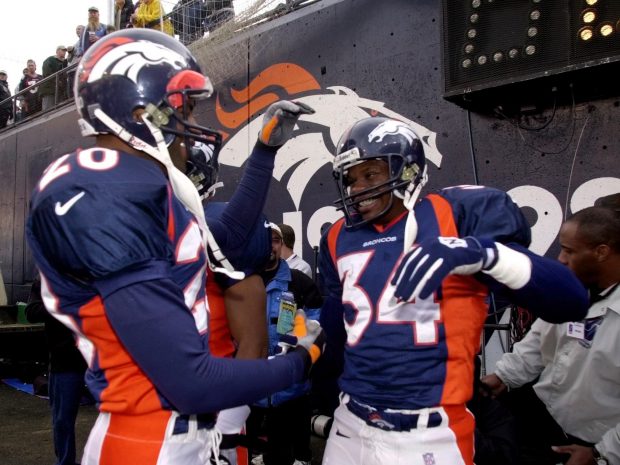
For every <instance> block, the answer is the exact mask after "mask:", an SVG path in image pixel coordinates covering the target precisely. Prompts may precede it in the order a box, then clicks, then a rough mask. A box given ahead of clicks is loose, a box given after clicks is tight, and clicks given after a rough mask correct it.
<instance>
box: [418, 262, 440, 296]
mask: <svg viewBox="0 0 620 465" xmlns="http://www.w3.org/2000/svg"><path fill="white" fill-rule="evenodd" d="M443 262H444V260H443V258H439V259H437V260H435V262H434V263H432V264H431V266H430V267H429V268H428V269H427V270H426V273H424V275H423V276H422V278H421V279H420V282H419V284H418V285H417V286H416V288H415V290H414V291H413V295H412V296H413V298H414V299H417V298H418V297H420V299H426V298H427V297H428V296H429V295H431V294H432V293H433V291H435V289H434V286H433V288H431V287H428V284H429V281H430V280H431V279H433V278H436V277H435V273H437V274H441V272H438V270H439V268H441V266H442V265H443ZM442 278H443V277H442ZM441 281H442V280H441V279H440V280H439V283H440V284H441Z"/></svg>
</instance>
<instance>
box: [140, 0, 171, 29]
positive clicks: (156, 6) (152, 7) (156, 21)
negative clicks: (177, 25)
mask: <svg viewBox="0 0 620 465" xmlns="http://www.w3.org/2000/svg"><path fill="white" fill-rule="evenodd" d="M164 16H166V13H165V11H164V10H163V7H162V6H161V2H160V0H142V1H141V2H140V5H139V6H138V7H137V8H136V11H135V12H134V14H133V15H131V22H132V24H133V25H134V26H135V27H145V28H148V29H155V30H158V31H162V32H165V33H166V34H168V35H169V36H174V28H173V27H172V21H170V18H168V17H166V18H164Z"/></svg>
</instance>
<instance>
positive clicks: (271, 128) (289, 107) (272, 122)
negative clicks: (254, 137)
mask: <svg viewBox="0 0 620 465" xmlns="http://www.w3.org/2000/svg"><path fill="white" fill-rule="evenodd" d="M313 113H314V109H313V108H311V107H310V106H308V105H306V104H305V103H301V102H291V101H288V100H280V101H279V102H275V103H272V104H271V105H270V106H269V108H267V111H266V112H265V115H264V116H263V127H262V128H261V130H260V132H259V133H258V140H260V141H261V142H262V143H263V144H265V145H269V146H271V147H280V146H282V145H284V144H285V143H286V141H287V140H289V139H290V138H291V135H292V134H293V129H294V128H295V124H296V123H297V120H298V119H299V117H300V116H301V115H311V114H313Z"/></svg>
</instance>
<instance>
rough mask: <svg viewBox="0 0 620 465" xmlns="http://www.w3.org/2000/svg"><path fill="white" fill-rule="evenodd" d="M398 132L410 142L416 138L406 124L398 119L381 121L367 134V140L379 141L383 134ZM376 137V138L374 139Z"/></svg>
mask: <svg viewBox="0 0 620 465" xmlns="http://www.w3.org/2000/svg"><path fill="white" fill-rule="evenodd" d="M396 134H400V135H401V136H403V137H405V138H406V139H407V140H408V141H409V143H410V144H413V141H414V140H415V139H417V138H418V136H416V135H415V133H414V132H413V131H412V130H411V128H409V127H408V126H407V125H406V124H404V123H401V122H400V121H393V120H391V121H386V122H385V123H381V124H380V125H379V126H377V127H376V128H375V129H373V130H372V132H371V133H370V134H368V142H381V141H382V140H383V138H384V137H385V136H388V135H396ZM375 139H376V140H375Z"/></svg>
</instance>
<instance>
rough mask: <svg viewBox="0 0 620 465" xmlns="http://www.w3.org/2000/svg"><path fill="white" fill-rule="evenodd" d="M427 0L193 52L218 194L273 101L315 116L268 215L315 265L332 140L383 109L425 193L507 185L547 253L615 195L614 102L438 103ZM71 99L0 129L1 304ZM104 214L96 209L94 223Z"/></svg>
mask: <svg viewBox="0 0 620 465" xmlns="http://www.w3.org/2000/svg"><path fill="white" fill-rule="evenodd" d="M440 8H441V7H440V2H437V1H436V0H416V1H411V0H382V1H381V2H379V1H376V0H323V1H322V2H318V3H315V4H311V5H310V6H308V7H305V8H302V9H300V10H297V11H295V12H292V13H289V14H287V15H284V16H282V17H279V18H277V19H274V20H271V21H269V22H266V23H264V24H262V25H260V26H258V27H255V28H253V29H252V30H251V31H248V32H245V33H241V34H239V35H236V36H235V37H233V38H231V39H230V40H229V41H228V42H227V43H226V44H225V45H224V46H221V47H220V48H219V49H216V48H214V47H211V46H209V45H204V44H200V43H196V44H193V45H192V46H191V47H190V48H192V50H193V51H194V53H195V55H196V56H197V57H198V59H199V61H201V64H202V65H203V69H204V70H205V72H206V73H207V74H211V75H213V76H214V81H215V84H216V95H215V96H214V97H213V98H212V99H211V100H210V101H209V102H206V103H204V104H201V105H200V106H199V107H198V110H197V118H198V120H199V121H200V122H201V123H207V124H209V125H211V126H212V127H215V128H217V129H219V130H221V131H222V132H223V133H225V137H226V140H225V146H224V148H223V150H222V153H221V156H220V161H221V163H222V168H221V178H222V179H223V180H224V182H225V187H224V188H223V189H222V191H221V192H220V193H218V196H217V197H216V199H219V200H225V199H227V198H228V197H229V196H230V194H231V192H232V191H233V189H234V187H235V185H236V183H237V181H238V180H239V178H240V176H241V173H242V170H243V166H244V162H245V160H246V159H247V156H248V154H249V153H250V151H251V149H252V146H253V144H254V141H255V140H256V134H257V133H258V128H259V127H260V124H261V115H262V112H263V111H264V110H265V109H266V108H267V107H268V105H269V104H270V103H271V102H273V101H276V100H278V99H295V100H300V101H303V102H305V103H308V104H309V105H311V106H313V107H314V108H315V109H316V110H317V112H316V114H315V115H312V116H310V117H306V118H304V121H302V122H300V124H299V127H298V130H297V131H296V133H295V137H294V138H293V139H292V140H291V141H289V142H288V143H287V144H286V145H285V146H284V147H283V148H282V149H281V150H280V152H279V153H278V156H277V159H276V169H275V172H274V179H273V180H272V187H271V191H270V195H269V199H268V204H267V208H266V213H267V215H268V216H269V218H270V219H271V221H274V222H285V223H288V224H291V225H292V226H293V227H294V228H295V230H296V233H297V242H298V244H297V246H298V247H299V253H300V255H303V257H304V258H305V259H306V260H307V261H309V262H311V263H312V261H313V247H314V246H317V245H318V242H319V238H320V234H321V230H322V228H323V227H324V226H325V225H326V224H328V223H331V222H333V221H334V220H335V219H336V218H338V217H339V213H338V212H336V210H335V209H334V207H333V201H334V200H335V199H336V196H337V192H336V188H335V185H334V183H333V181H332V177H331V159H332V153H333V150H334V147H335V144H336V142H337V140H338V137H339V136H340V134H341V133H342V132H343V131H344V129H345V128H346V127H347V126H349V125H350V124H351V123H352V122H354V121H355V120H357V119H359V118H361V117H363V116H366V115H375V114H381V115H386V116H391V117H395V118H399V119H402V120H405V121H408V122H410V123H411V124H412V125H413V126H414V127H415V128H416V129H417V131H418V132H419V134H420V136H421V137H422V138H423V140H424V142H425V150H426V154H427V157H428V159H429V175H430V182H429V185H428V186H427V188H426V192H427V193H428V192H431V191H434V190H436V189H439V188H441V187H444V186H449V185H457V184H483V185H488V186H493V187H497V188H499V189H503V190H506V191H508V192H509V193H510V194H511V195H512V197H513V198H514V199H515V201H516V202H517V203H518V204H519V205H520V206H521V207H523V209H524V212H525V214H526V216H527V218H528V220H529V221H530V223H531V225H532V230H533V243H532V249H533V250H535V251H536V252H539V253H543V254H547V255H549V256H555V255H556V254H557V252H558V248H557V246H556V245H555V241H556V238H557V233H558V231H559V228H560V225H561V223H562V221H563V218H564V217H565V216H566V215H570V214H571V213H573V212H575V211H578V210H580V209H581V208H584V207H587V206H590V205H592V204H593V203H594V201H595V200H596V199H597V198H598V197H600V196H603V195H607V194H611V193H613V192H619V191H620V163H618V157H617V155H616V154H617V152H618V149H619V148H620V140H619V139H618V137H617V120H618V117H619V114H620V97H618V96H612V97H608V98H604V99H599V100H596V101H581V102H580V101H577V102H575V103H572V102H571V99H570V98H565V102H566V103H561V104H556V105H554V108H553V109H552V108H551V107H552V105H551V102H546V103H545V102H542V104H541V105H540V108H538V109H536V110H535V111H534V112H530V113H529V114H528V115H526V116H523V115H521V116H520V117H517V116H513V117H506V118H503V117H498V116H494V115H487V114H479V113H471V112H468V111H467V110H464V109H463V108H461V107H458V106H456V105H454V104H452V103H449V102H447V101H446V100H444V99H443V98H442V90H443V86H442V65H441V60H442V54H441V40H440V39H441V33H440V28H441V10H440ZM76 121H77V116H76V113H75V111H74V109H73V107H72V106H70V107H65V108H62V109H60V110H58V111H56V112H54V113H51V114H49V115H47V116H43V117H42V118H41V119H39V120H35V121H33V122H31V123H27V124H26V125H23V126H18V127H17V128H16V129H14V130H11V131H9V132H5V133H2V134H0V154H1V155H0V157H1V160H2V163H0V176H1V179H2V182H1V183H0V225H1V227H0V266H1V269H2V273H3V277H4V281H5V284H6V288H7V294H8V299H9V302H13V301H15V300H20V299H24V298H25V292H26V290H27V286H25V284H26V283H27V282H29V281H31V279H32V277H33V273H34V265H33V262H32V259H31V257H30V254H29V252H28V250H27V246H26V244H25V240H24V223H25V216H26V212H27V205H28V201H29V198H30V192H31V191H32V188H33V187H34V183H35V182H36V179H37V178H38V177H39V176H40V174H41V172H42V171H43V169H44V168H45V166H47V164H48V163H49V162H51V161H52V160H53V159H55V158H57V157H58V156H60V155H62V154H63V153H66V152H68V151H71V150H73V149H74V148H75V147H76V146H82V147H89V146H91V145H92V143H93V141H92V140H84V139H81V137H80V135H79V131H78V129H77V124H76ZM102 221H105V218H102Z"/></svg>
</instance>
